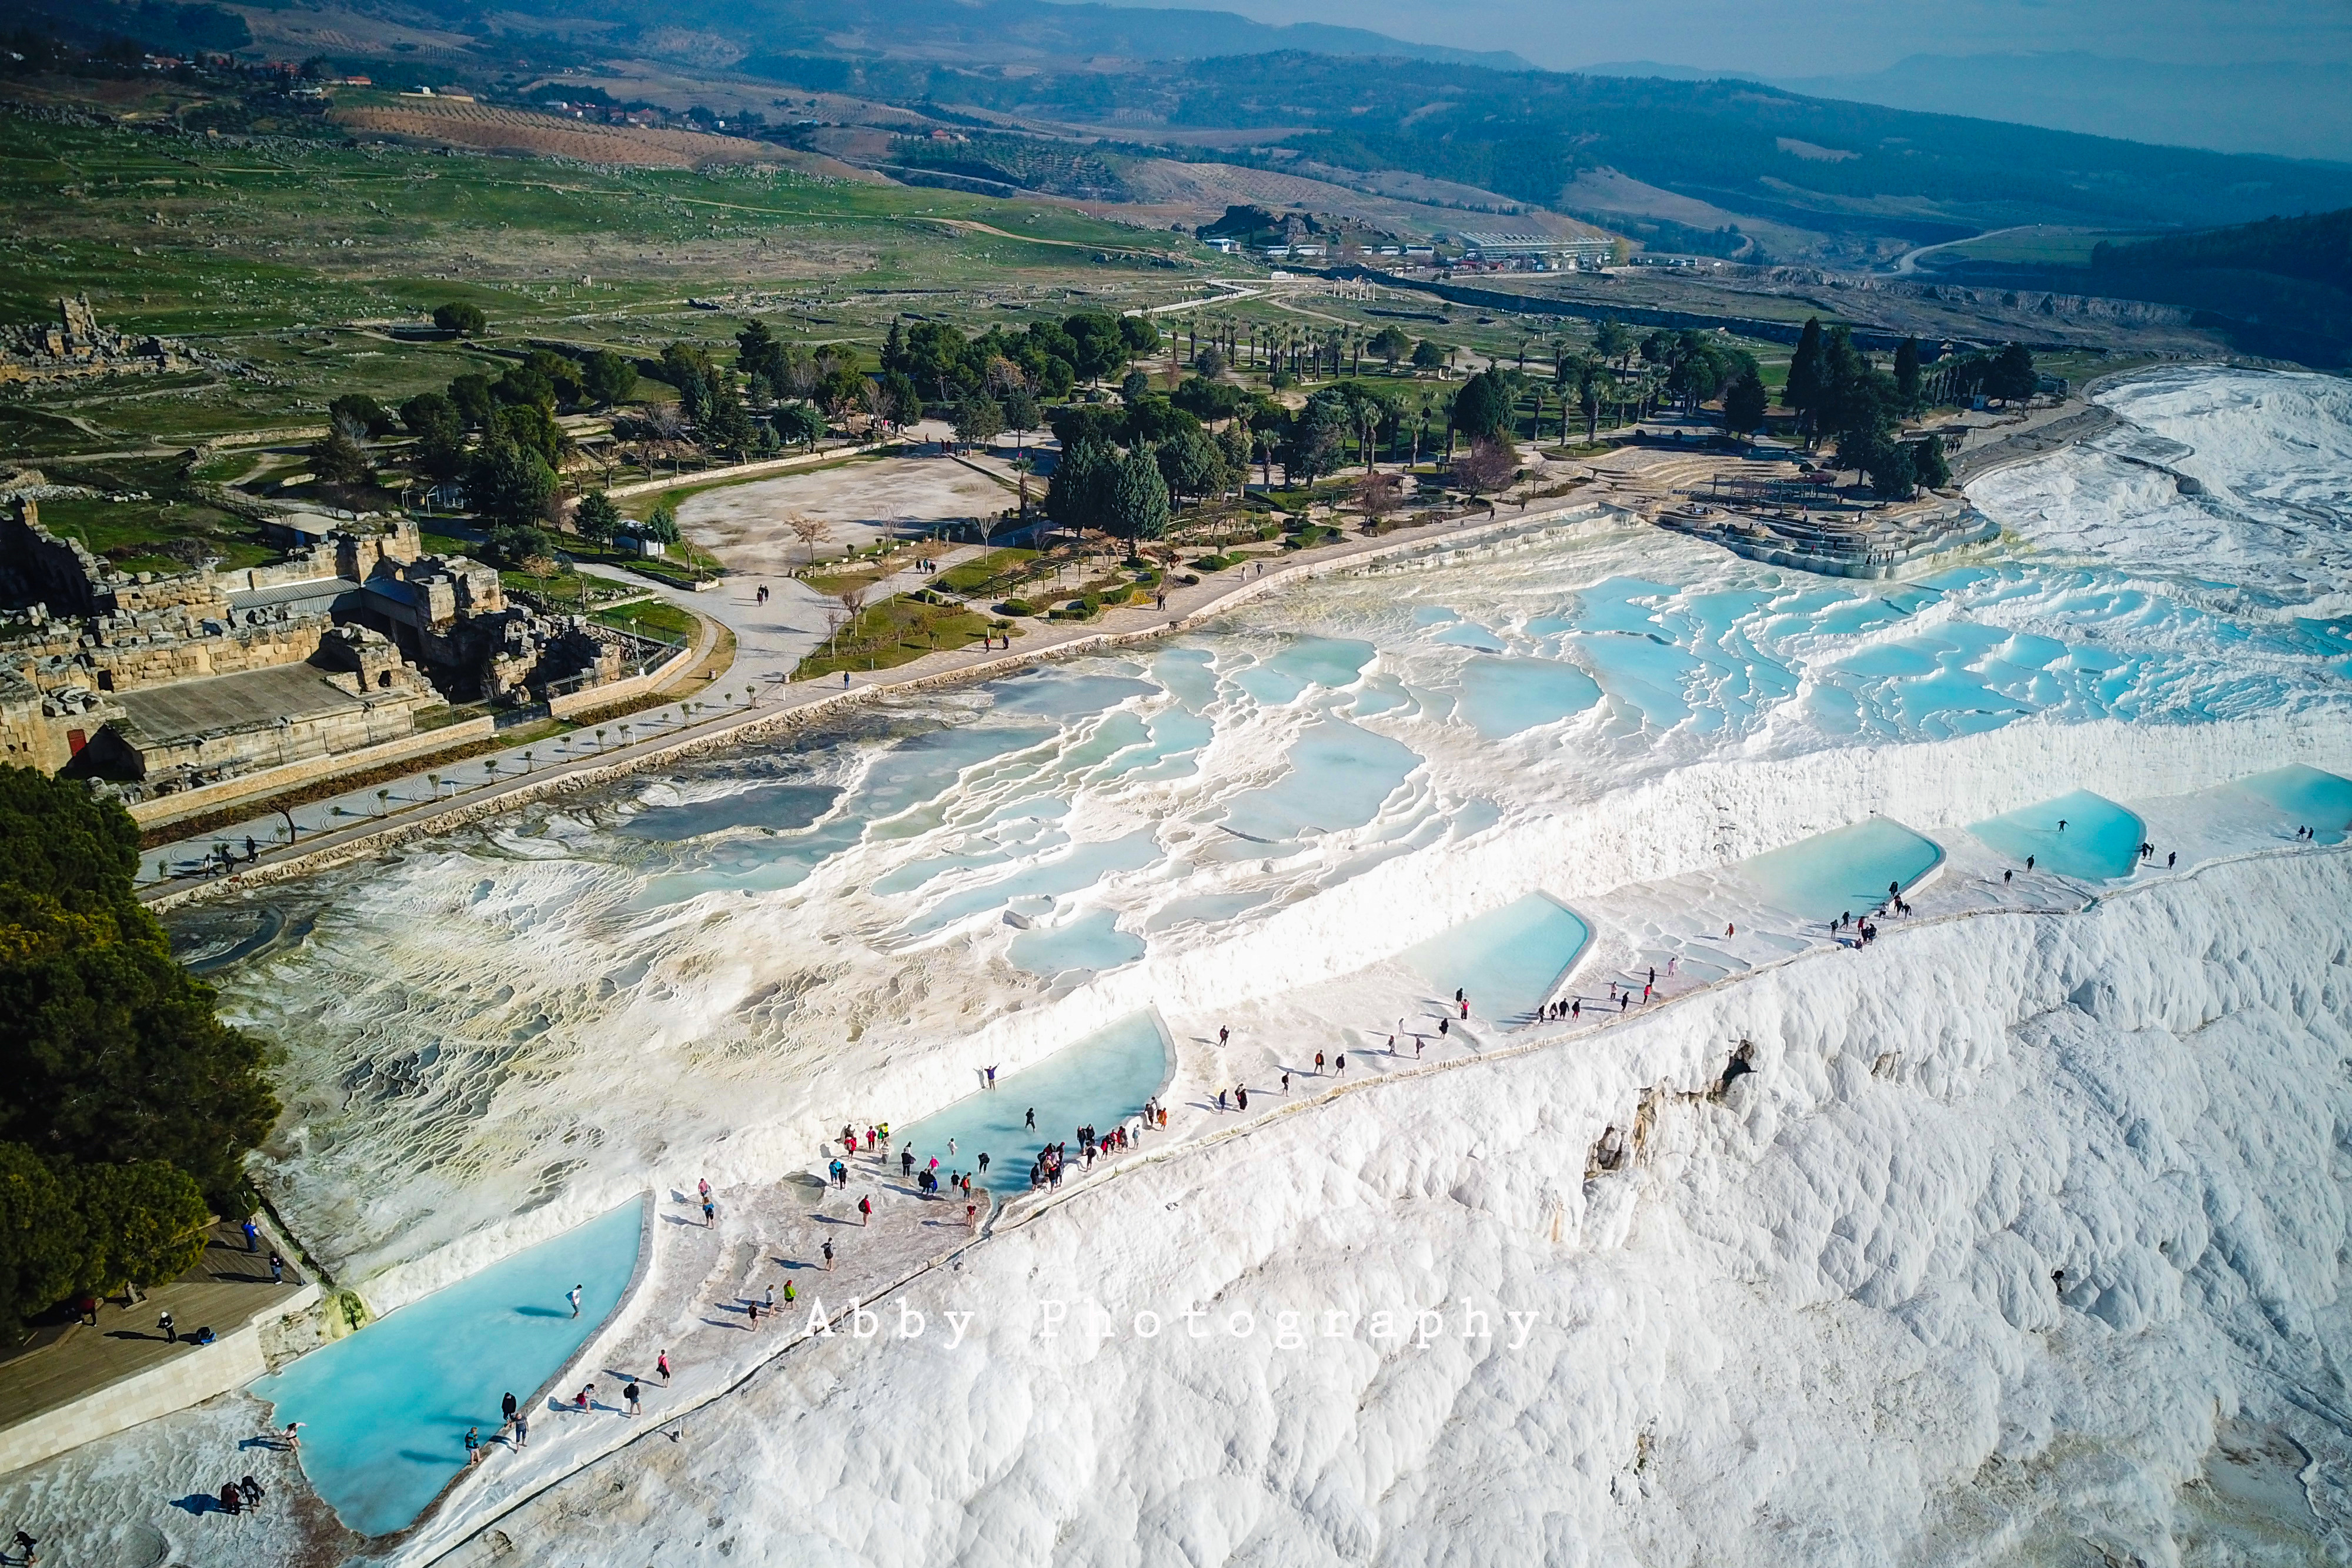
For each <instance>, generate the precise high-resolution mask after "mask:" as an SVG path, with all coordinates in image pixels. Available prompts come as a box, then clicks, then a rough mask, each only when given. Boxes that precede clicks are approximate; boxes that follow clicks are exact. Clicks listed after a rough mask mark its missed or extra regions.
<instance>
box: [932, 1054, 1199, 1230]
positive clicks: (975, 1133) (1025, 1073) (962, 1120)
mask: <svg viewBox="0 0 2352 1568" xmlns="http://www.w3.org/2000/svg"><path fill="white" fill-rule="evenodd" d="M986 1065H987V1063H985V1062H974V1063H972V1082H974V1084H978V1083H979V1082H981V1069H982V1068H983V1067H985V1066H986ZM1168 1065H1169V1051H1168V1041H1167V1040H1166V1039H1164V1038H1163V1037H1162V1036H1161V1034H1160V1024H1159V1021H1158V1020H1157V1019H1154V1018H1153V1017H1152V1016H1151V1015H1150V1013H1148V1012H1142V1013H1135V1014H1131V1015H1130V1016H1129V1017H1127V1018H1123V1019H1119V1021H1118V1022H1117V1023H1115V1024H1111V1025H1109V1026H1108V1028H1105V1029H1101V1030H1097V1031H1096V1032H1094V1033H1093V1034H1090V1035H1088V1036H1087V1038H1086V1039H1084V1040H1080V1041H1078V1042H1077V1043H1076V1045H1071V1046H1065V1047H1064V1048H1063V1049H1061V1050H1060V1051H1055V1053H1054V1054H1053V1055H1051V1056H1049V1057H1047V1058H1045V1061H1040V1062H1038V1063H1037V1064H1036V1065H1035V1066H1034V1067H1024V1068H1023V1069H1022V1070H1021V1071H1018V1072H1000V1073H998V1074H997V1077H996V1088H995V1089H994V1090H993V1091H982V1092H979V1093H975V1094H968V1095H966V1096H965V1097H964V1098H962V1099H961V1100H959V1101H957V1102H956V1103H954V1104H952V1105H949V1106H947V1107H945V1108H944V1109H942V1110H940V1111H938V1112H935V1113H932V1114H930V1115H929V1116H926V1117H924V1118H923V1119H922V1120H921V1121H919V1122H917V1123H916V1124H913V1125H912V1126H910V1127H907V1128H904V1129H903V1130H901V1131H899V1132H898V1134H897V1141H898V1144H899V1145H900V1146H901V1147H904V1148H909V1149H912V1150H914V1151H915V1157H916V1159H917V1161H918V1162H928V1161H929V1160H930V1159H931V1157H932V1156H933V1155H937V1156H938V1158H939V1162H940V1170H942V1171H948V1170H959V1171H969V1170H975V1169H977V1168H978V1162H979V1158H980V1155H982V1153H985V1154H987V1155H989V1161H990V1163H989V1171H988V1174H987V1176H983V1177H981V1178H980V1181H979V1185H980V1186H985V1187H989V1188H991V1189H992V1190H994V1191H996V1192H1000V1193H1006V1194H1013V1193H1019V1192H1024V1191H1026V1190H1027V1189H1028V1186H1029V1162H1030V1161H1031V1160H1033V1159H1034V1158H1035V1157H1036V1155H1037V1151H1038V1150H1039V1149H1041V1148H1043V1147H1044V1146H1045V1145H1047V1144H1050V1143H1055V1142H1057V1141H1059V1142H1065V1143H1072V1142H1076V1137H1077V1130H1078V1129H1079V1128H1080V1127H1087V1126H1090V1127H1094V1128H1097V1130H1100V1131H1104V1132H1108V1130H1109V1129H1111V1128H1112V1127H1115V1126H1117V1125H1118V1124H1119V1123H1121V1122H1123V1121H1125V1120H1126V1119H1127V1118H1128V1117H1129V1116H1131V1115H1133V1114H1135V1113H1136V1112H1138V1111H1140V1110H1142V1109H1143V1103H1144V1102H1145V1101H1146V1100H1149V1099H1150V1098H1151V1097H1152V1096H1153V1095H1154V1094H1157V1093H1158V1092H1160V1085H1161V1084H1162V1083H1164V1082H1167V1081H1168ZM1032 1112H1034V1113H1035V1114H1036V1124H1035V1126H1034V1127H1032V1126H1031V1125H1030V1124H1028V1121H1027V1117H1028V1114H1029V1113H1032ZM950 1138H952V1139H954V1140H955V1145H956V1149H955V1153H954V1154H952V1155H950V1153H948V1140H950Z"/></svg>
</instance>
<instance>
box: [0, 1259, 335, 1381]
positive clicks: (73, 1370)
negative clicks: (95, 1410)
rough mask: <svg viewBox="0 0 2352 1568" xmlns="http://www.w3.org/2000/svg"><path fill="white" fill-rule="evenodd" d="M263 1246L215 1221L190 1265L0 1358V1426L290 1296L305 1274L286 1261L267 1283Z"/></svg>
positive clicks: (187, 1346) (184, 1350)
mask: <svg viewBox="0 0 2352 1568" xmlns="http://www.w3.org/2000/svg"><path fill="white" fill-rule="evenodd" d="M269 1247H270V1242H269V1239H268V1235H267V1233H265V1234H264V1236H263V1239H262V1243H261V1250H260V1251H258V1252H252V1253H248V1252H247V1251H246V1249H245V1239H244V1237H243V1236H242V1235H240V1234H238V1233H237V1232H236V1230H235V1229H233V1228H229V1227H226V1226H221V1227H215V1229H214V1232H213V1238H212V1240H211V1242H210V1244H208V1245H207V1246H206V1247H205V1255H204V1257H203V1258H202V1259H201V1260H198V1262H197V1264H196V1266H195V1267H194V1268H193V1269H191V1270H188V1271H187V1272H186V1273H185V1274H183V1275H182V1276H180V1278H178V1279H177V1280H174V1281H172V1282H171V1283H170V1284H168V1285H159V1286H157V1287H155V1288H154V1289H153V1290H152V1291H145V1292H142V1299H141V1301H140V1302H139V1304H138V1305H137V1306H135V1307H125V1306H124V1305H123V1304H122V1301H121V1297H115V1298H113V1299H111V1300H110V1301H105V1302H103V1303H101V1304H100V1307H99V1309H98V1326H97V1327H96V1328H90V1327H89V1326H87V1325H85V1324H80V1323H76V1324H74V1325H72V1326H70V1327H68V1328H67V1329H66V1330H65V1332H64V1333H62V1334H59V1335H58V1336H57V1337H55V1338H53V1339H50V1340H49V1341H48V1343H44V1344H39V1345H36V1346H35V1347H34V1348H32V1349H30V1350H27V1351H25V1352H23V1353H22V1354H18V1355H16V1356H14V1357H12V1358H10V1359H9V1360H7V1361H5V1362H0V1427H14V1426H15V1425H16V1424H17V1423H18V1422H20V1421H26V1420H30V1419H32V1418H33V1417H35V1416H40V1415H42V1414H44V1413H45V1412H47V1411H51V1410H56V1409H59V1408H61V1407H63V1406H68V1405H70V1404H72V1403H73V1402H74V1401H75V1400H77V1399H79V1398H81V1397H82V1396H85V1395H88V1394H90V1393H92V1392H94V1391H96V1390H98V1389H100V1388H103V1387H105V1386H106V1385H109V1384H111V1383H118V1382H120V1381H121V1380H122V1379H123V1378H126V1377H131V1376H133V1375H137V1374H139V1373H142V1372H144V1371H146V1370H147V1369H148V1368H149V1367H152V1366H160V1365H162V1364H163V1363H164V1362H167V1361H170V1360H172V1359H173V1357H175V1356H184V1355H198V1354H204V1347H203V1346H200V1345H196V1344H193V1343H190V1342H189V1341H188V1339H187V1338H186V1336H187V1335H189V1334H192V1333H194V1332H195V1331H196V1330H198V1329H200V1328H209V1329H211V1330H212V1331H213V1333H215V1334H217V1335H220V1336H222V1337H226V1336H227V1335H228V1334H230V1333H234V1332H235V1331H236V1330H238V1329H241V1328H243V1327H244V1326H245V1325H246V1324H247V1323H248V1322H252V1321H253V1320H254V1319H256V1318H258V1317H261V1316H263V1315H264V1314H266V1313H268V1312H270V1311H271V1310H272V1309H274V1308H275V1307H277V1306H278V1304H279V1303H280V1302H283V1301H287V1300H289V1298H291V1297H292V1296H293V1295H295V1294H296V1293H297V1292H298V1291H300V1290H301V1289H302V1288H303V1287H304V1285H305V1284H307V1283H308V1281H306V1280H305V1279H304V1278H303V1277H302V1276H301V1274H300V1272H299V1270H297V1269H296V1268H295V1267H294V1265H293V1264H291V1263H290V1262H289V1264H288V1265H287V1266H286V1279H285V1281H284V1283H282V1284H274V1283H272V1282H271V1281H270V1278H269ZM161 1312H170V1313H171V1314H172V1319H173V1323H174V1324H175V1325H176V1327H177V1328H178V1331H179V1333H180V1334H181V1336H182V1337H181V1339H180V1340H179V1342H178V1343H173V1342H171V1341H168V1340H166V1339H165V1338H164V1337H163V1333H162V1331H161V1330H159V1329H157V1328H156V1326H155V1319H156V1315H157V1314H158V1313H161ZM45 1337H46V1336H45Z"/></svg>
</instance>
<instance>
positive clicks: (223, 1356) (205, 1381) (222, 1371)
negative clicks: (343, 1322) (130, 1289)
mask: <svg viewBox="0 0 2352 1568" xmlns="http://www.w3.org/2000/svg"><path fill="white" fill-rule="evenodd" d="M318 1301H319V1287H318V1286H316V1285H306V1286H305V1287H303V1288H302V1289H301V1290H299V1291H296V1292H295V1293H294V1294H293V1295H291V1296H289V1297H288V1298H287V1299H286V1300H285V1301H281V1302H279V1303H278V1305H277V1307H276V1309H275V1311H274V1312H273V1313H272V1315H278V1314H286V1313H293V1312H307V1311H309V1310H310V1308H311V1307H313V1306H315V1305H317V1303H318ZM261 1322H262V1320H261V1319H258V1318H257V1319H255V1320H254V1321H253V1322H249V1323H247V1324H246V1325H245V1326H244V1327H243V1328H240V1329H237V1330H236V1331H234V1332H232V1333H226V1334H224V1335H222V1336H221V1337H220V1338H219V1339H217V1340H215V1341H214V1342H213V1343H211V1344H207V1345H198V1346H195V1347H194V1348H192V1349H191V1350H190V1351H189V1352H188V1354H185V1355H181V1356H174V1357H173V1359H172V1360H170V1361H167V1362H165V1363H163V1364H162V1365H161V1366H151V1367H149V1368H148V1369H147V1370H146V1371H144V1372H142V1373H138V1374H135V1375H131V1376H130V1377H126V1378H123V1379H122V1380H121V1381H120V1382H117V1383H110V1384H108V1385H106V1386H105V1387H103V1388H99V1389H95V1390H93V1391H92V1392H90V1393H89V1394H85V1395H83V1396H81V1397H80V1398H79V1399H77V1400H75V1401H74V1402H73V1403H72V1404H70V1405H66V1406H59V1407H58V1408H57V1409H53V1410H44V1411H41V1412H39V1413H38V1414H37V1415H33V1416H26V1418H25V1419H24V1420H22V1421H19V1422H17V1423H16V1425H15V1426H13V1427H9V1428H7V1429H6V1430H5V1431H0V1474H5V1473H7V1472H8V1471H11V1470H18V1469H24V1468H25V1467H26V1465H37V1464H38V1463H40V1462H41V1461H42V1460H43V1459H46V1458H52V1457H54V1456H56V1455H58V1454H62V1453H64V1452H65V1451H66V1450H67V1449H68V1448H79V1447H81V1446H82V1445H83V1444H84V1443H92V1442H96V1441H97V1440H98V1439H99V1438H100V1437H112V1436H114V1434H115V1433H117V1432H122V1431H128V1430H129V1429H130V1428H131V1427H136V1426H138V1425H139V1424H140V1423H141V1422H142V1421H152V1420H154V1419H155V1418H156V1417H157V1416H169V1415H170V1414H171V1413H172V1412H173V1411H174V1410H185V1409H186V1408H188V1406H192V1405H201V1404H203V1403H204V1402H205V1400H207V1399H211V1398H213V1397H215V1396H218V1395H222V1394H226V1393H228V1392H229V1391H230V1390H232V1389H236V1388H242V1387H244V1386H245V1385H247V1384H248V1383H250V1382H252V1381H253V1380H254V1379H255V1378H257V1377H259V1376H260V1375H262V1374H263V1373H265V1372H267V1371H268V1365H267V1364H265V1363H264V1362H263V1360H262V1355H261Z"/></svg>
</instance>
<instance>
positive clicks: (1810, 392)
mask: <svg viewBox="0 0 2352 1568" xmlns="http://www.w3.org/2000/svg"><path fill="white" fill-rule="evenodd" d="M1827 364H1828V361H1827V357H1826V355H1825V354H1824V353H1823V351H1822V319H1821V318H1820V317H1818V316H1808V317H1806V318H1805V329H1804V331H1803V332H1802V333H1801V335H1800V336H1799V337H1798V339H1797V351H1796V353H1795V354H1793V355H1791V356H1790V360H1789V384H1788V385H1787V386H1785V387H1783V388H1781V389H1780V401H1781V402H1783V403H1785V404H1787V405H1788V406H1789V407H1790V408H1793V409H1795V410H1796V411H1797V412H1798V413H1803V414H1810V413H1811V412H1812V411H1813V410H1814V409H1815V408H1817V407H1818V406H1820V403H1821V401H1822V371H1824V370H1825V369H1826V368H1827Z"/></svg>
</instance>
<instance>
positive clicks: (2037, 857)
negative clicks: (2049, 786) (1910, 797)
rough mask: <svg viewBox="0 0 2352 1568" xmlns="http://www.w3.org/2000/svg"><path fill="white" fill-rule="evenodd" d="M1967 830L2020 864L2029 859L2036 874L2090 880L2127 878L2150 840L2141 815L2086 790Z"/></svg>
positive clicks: (1995, 818)
mask: <svg viewBox="0 0 2352 1568" xmlns="http://www.w3.org/2000/svg"><path fill="white" fill-rule="evenodd" d="M2062 823H2063V826H2061V824H2062ZM1969 831H1970V832H1972V833H1974V834H1975V835H1976V836H1977V837H1978V838H1979V839H1982V840H1983V841H1985V842H1986V843H1988V844H1990V845H1991V846H1992V847H1993V848H1994V849H1997V850H1999V851H2000V852H2001V853H2003V854H2005V855H2007V856H2008V857H2009V858H2010V859H2011V860H2012V861H2015V862H2017V863H2018V864H2019V865H2023V864H2024V863H2025V860H2026V857H2027V856H2029V855H2031V856H2032V857H2033V860H2034V863H2035V867H2036V869H2037V870H2041V871H2053V872H2056V873H2058V874H2059V875H2061V876H2078V877H2081V878H2083V879H2084V881H2086V882H2100V881H2105V880H2107V879H2110V878H2114V877H2119V876H2129V875H2130V874H2131V872H2132V868H2133V867H2134V866H2136V865H2137V864H2138V863H2139V846H2140V845H2141V844H2142V843H2143V842H2144V841H2146V840H2147V824H2146V823H2144V822H2142V821H2140V820H2139V818H2138V817H2137V816H2135V815H2133V814H2132V813H2131V812H2129V811H2126V810H2124V809H2123V808H2122V807H2121V806H2118V805H2116V803H2115V802H2114V801H2113V800H2108V799H2107V798H2106V797H2105V796H2104V795H2094V794H2092V793H2091V792H2090V791H2089V790H2088V789H2077V790H2074V792H2073V793H2071V794H2066V795H2061V796H2059V797H2058V798H2057V799H2056V800H2043V801H2042V802H2040V803H2039V804H2037V805H2032V806H2028V807H2025V808H2024V809H2023V810H2016V811H2011V812H2008V813H2007V814H2005V815H2002V816H1999V817H1994V818H1991V819H1990V820H1989V821H1982V822H1977V823H1973V824H1971V825H1970V826H1969Z"/></svg>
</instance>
